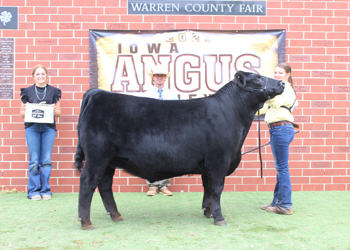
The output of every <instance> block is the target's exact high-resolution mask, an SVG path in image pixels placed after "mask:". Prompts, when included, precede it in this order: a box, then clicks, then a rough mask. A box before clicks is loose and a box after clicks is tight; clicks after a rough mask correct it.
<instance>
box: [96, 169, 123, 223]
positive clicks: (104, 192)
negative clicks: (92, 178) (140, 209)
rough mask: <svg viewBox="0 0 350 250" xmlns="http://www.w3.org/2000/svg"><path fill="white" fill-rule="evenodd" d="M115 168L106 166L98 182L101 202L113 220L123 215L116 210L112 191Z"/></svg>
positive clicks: (120, 218) (119, 218)
mask: <svg viewBox="0 0 350 250" xmlns="http://www.w3.org/2000/svg"><path fill="white" fill-rule="evenodd" d="M114 172H115V168H113V167H107V169H106V171H105V174H104V175H103V177H102V180H101V181H100V183H99V184H98V190H99V192H100V195H101V198H102V201H103V204H104V206H105V208H106V210H107V213H108V214H109V215H110V216H111V218H112V220H113V221H122V220H123V217H122V216H121V214H120V213H119V212H118V209H117V205H116V203H115V200H114V197H113V191H112V184H113V176H114Z"/></svg>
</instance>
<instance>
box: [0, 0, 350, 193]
mask: <svg viewBox="0 0 350 250" xmlns="http://www.w3.org/2000/svg"><path fill="white" fill-rule="evenodd" d="M0 4H1V6H18V7H19V29H18V30H0V34H1V37H8V38H14V39H15V66H14V68H15V79H14V86H15V95H14V99H11V100H4V99H3V100H0V122H1V123H0V128H1V130H0V171H1V176H0V186H4V188H7V189H13V188H16V189H17V190H23V191H27V180H28V179H27V178H28V173H27V172H28V170H27V168H28V167H27V165H28V157H29V156H28V150H27V146H26V141H25V133H24V126H23V119H22V118H21V117H20V116H19V109H20V96H19V90H20V88H22V87H28V86H29V85H31V84H32V83H33V80H32V78H31V68H32V67H33V66H34V65H36V64H38V63H41V64H43V65H46V66H47V68H48V69H50V72H49V76H50V79H49V82H50V84H52V85H53V86H56V87H58V88H60V89H61V90H62V91H63V99H62V101H61V106H62V115H61V117H60V118H59V119H58V123H57V129H58V132H57V138H56V140H55V145H54V149H53V155H52V161H53V170H52V177H51V186H52V190H53V192H77V191H78V190H79V178H78V177H77V175H76V173H75V171H74V170H72V163H73V158H74V152H75V145H76V144H77V132H76V125H77V119H78V114H79V111H80V101H81V98H82V96H83V93H84V92H85V91H86V90H88V89H89V38H88V37H89V29H114V30H117V29H129V30H152V29H160V28H162V27H163V28H166V29H199V30H200V29H214V30H265V29H286V30H287V60H288V62H289V63H290V64H291V65H292V68H293V78H294V81H295V84H296V90H297V92H298V93H297V96H298V99H299V103H300V105H299V107H298V108H297V109H296V110H295V111H294V114H295V118H296V121H297V122H298V123H299V124H300V125H301V126H300V131H301V132H300V133H298V134H296V136H295V139H294V141H293V143H292V144H291V149H290V152H291V154H290V172H291V179H292V184H293V190H295V191H310V190H315V191H318V190H320V191H321V190H350V184H349V183H350V167H349V166H350V162H349V159H350V147H349V141H350V139H349V138H350V132H349V128H350V81H349V77H350V71H349V70H350V56H349V52H350V39H349V38H350V37H349V31H350V25H349V16H350V10H349V5H350V3H349V1H348V0H328V1H326V0H320V1H314V0H312V1H311V0H310V1H307V0H305V1H302V0H296V1H288V0H283V1H279V0H276V1H270V0H268V1H267V15H266V16H258V17H257V16H166V15H164V16H160V15H157V16H129V15H127V8H126V5H127V1H126V0H119V1H118V0H113V1H112V0H74V1H73V0H0ZM257 135H258V133H257V123H256V122H254V123H253V125H252V128H251V130H250V132H249V136H248V137H247V139H246V142H245V146H244V148H243V151H246V150H249V149H251V148H253V147H255V146H256V145H257V144H258V140H257ZM268 140H269V135H268V131H267V127H266V125H265V124H264V123H262V143H266V142H267V141H268ZM258 159H259V158H258V153H257V152H254V153H250V154H247V155H244V156H243V159H242V162H241V164H240V166H239V168H238V169H237V170H236V172H235V173H234V174H233V175H232V176H230V177H228V178H227V179H226V185H225V191H272V190H273V188H274V184H275V175H276V171H275V170H274V164H273V157H272V154H271V149H270V147H269V146H267V147H265V148H263V160H264V176H265V178H263V179H261V178H260V177H259V176H260V171H259V168H260V164H259V161H258ZM113 188H114V191H115V192H141V191H145V190H146V189H147V186H146V185H145V181H144V180H142V179H139V178H137V177H134V176H130V175H129V174H127V173H125V172H124V171H122V170H118V171H116V175H115V181H114V187H113ZM171 190H172V191H181V190H183V191H184V192H191V191H194V192H195V191H201V190H202V187H201V178H200V176H191V177H187V176H184V177H178V178H173V179H172V186H171Z"/></svg>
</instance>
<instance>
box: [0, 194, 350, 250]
mask: <svg viewBox="0 0 350 250" xmlns="http://www.w3.org/2000/svg"><path fill="white" fill-rule="evenodd" d="M114 195H115V198H116V202H117V205H118V209H119V211H120V213H121V214H122V216H123V217H124V221H122V222H112V220H111V219H110V217H109V216H108V215H106V211H105V209H104V207H103V204H102V201H101V198H100V196H99V194H98V193H95V195H94V198H93V202H92V207H91V221H92V223H93V225H94V227H95V230H92V231H83V230H81V229H80V222H79V221H78V208H77V207H78V194H73V193H60V194H54V195H53V199H52V200H49V201H43V200H42V201H32V200H29V199H27V198H26V194H25V193H18V192H1V193H0V249H32V250H34V249H35V250H39V249H132V250H134V249H152V250H153V249H259V250H260V249H298V250H299V249H336V250H338V249H350V213H349V207H350V192H346V191H343V192H336V191H332V192H294V193H293V202H294V205H293V211H294V214H293V215H291V216H286V215H276V214H271V213H268V212H266V211H263V210H261V209H260V206H261V205H263V204H268V203H269V202H270V201H271V198H272V192H246V193H233V192H226V193H223V194H222V198H221V206H222V212H223V215H224V217H225V219H226V221H227V224H228V225H227V226H226V227H219V226H215V225H214V223H213V219H207V218H205V217H204V215H203V212H202V210H201V201H202V193H175V194H174V196H173V197H166V196H163V195H156V196H155V197H147V196H146V194H145V193H115V194H114Z"/></svg>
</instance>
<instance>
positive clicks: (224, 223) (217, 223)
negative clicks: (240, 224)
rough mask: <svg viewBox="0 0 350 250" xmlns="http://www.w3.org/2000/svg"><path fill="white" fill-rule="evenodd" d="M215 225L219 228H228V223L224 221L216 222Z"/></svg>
mask: <svg viewBox="0 0 350 250" xmlns="http://www.w3.org/2000/svg"><path fill="white" fill-rule="evenodd" d="M215 225H217V226H227V223H226V221H224V220H222V221H217V222H215Z"/></svg>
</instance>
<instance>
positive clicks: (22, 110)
mask: <svg viewBox="0 0 350 250" xmlns="http://www.w3.org/2000/svg"><path fill="white" fill-rule="evenodd" d="M25 114H26V105H25V104H24V103H23V102H21V110H20V111H19V115H20V116H21V117H22V118H24V116H25Z"/></svg>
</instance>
